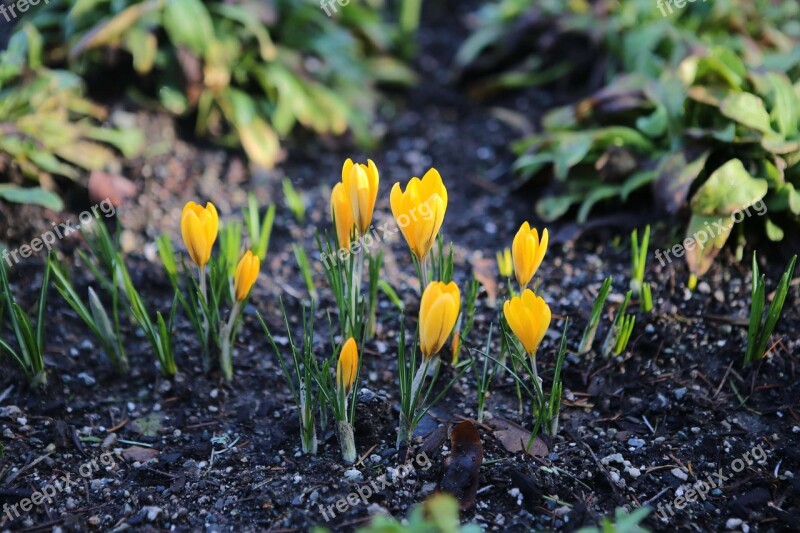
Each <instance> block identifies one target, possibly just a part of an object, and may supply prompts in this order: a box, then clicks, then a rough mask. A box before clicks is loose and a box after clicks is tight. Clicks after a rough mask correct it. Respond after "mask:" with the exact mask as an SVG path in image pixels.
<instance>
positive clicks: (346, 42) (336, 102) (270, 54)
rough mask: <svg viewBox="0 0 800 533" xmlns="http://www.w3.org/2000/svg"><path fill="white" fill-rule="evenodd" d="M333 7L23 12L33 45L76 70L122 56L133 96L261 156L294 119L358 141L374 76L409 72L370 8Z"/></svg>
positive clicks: (94, 5) (269, 155) (126, 2)
mask: <svg viewBox="0 0 800 533" xmlns="http://www.w3.org/2000/svg"><path fill="white" fill-rule="evenodd" d="M45 11H46V12H45ZM339 15H340V16H337V17H328V16H326V15H325V13H324V12H323V11H322V10H321V9H320V8H319V3H318V2H314V1H311V0H276V1H275V2H271V3H267V4H265V3H262V2H256V1H248V0H245V1H241V2H235V3H234V2H227V1H223V0H212V1H208V2H203V1H201V0H147V1H138V0H120V1H117V2H104V1H100V0H88V1H80V2H78V1H76V0H51V1H50V4H49V7H48V9H47V10H39V11H38V12H36V13H34V14H33V16H32V17H31V19H30V20H31V22H32V23H33V24H35V25H36V26H37V27H39V28H40V29H41V31H42V33H43V35H44V37H45V39H44V43H45V49H46V50H48V51H49V52H50V54H51V55H52V56H54V57H66V58H68V59H69V60H70V62H71V66H72V68H74V69H76V70H79V71H81V72H85V73H87V74H91V73H92V72H95V71H96V70H97V69H98V68H101V67H102V65H103V64H105V63H106V62H107V61H108V58H109V57H120V56H122V57H130V58H131V60H132V66H133V72H132V74H134V75H138V76H140V77H141V79H142V80H143V81H144V80H145V79H146V80H147V83H137V84H136V86H135V87H131V91H130V92H131V94H132V96H133V97H134V98H136V99H137V100H140V101H141V100H142V99H149V100H156V101H157V102H158V104H160V105H161V106H162V107H163V108H164V109H166V110H168V111H170V112H171V113H174V114H176V115H180V116H187V117H191V118H193V119H194V123H195V131H196V133H197V134H198V135H200V136H205V137H210V138H212V139H215V140H217V141H218V142H219V143H221V144H223V145H226V146H231V147H240V146H241V147H242V148H243V149H244V150H245V152H246V153H247V155H248V156H249V157H250V159H251V160H253V161H255V162H256V163H258V164H261V165H265V166H273V165H274V164H275V162H276V161H277V160H278V159H279V158H280V157H281V147H280V139H281V138H282V137H285V136H287V135H288V134H289V133H290V132H291V131H292V130H293V129H294V128H295V126H296V125H298V124H299V125H301V126H303V127H304V128H306V129H308V130H311V131H313V132H315V133H317V134H320V135H323V134H335V135H341V134H342V133H344V132H345V131H347V130H348V129H350V130H351V131H352V132H353V133H354V135H355V136H356V138H357V139H358V140H359V141H361V142H363V143H365V144H368V143H369V142H370V141H371V139H372V135H371V133H370V132H371V128H370V117H371V115H372V111H373V109H374V107H375V105H376V102H377V100H378V94H377V92H376V89H375V87H376V85H377V84H378V83H381V82H394V83H410V82H412V81H413V78H414V77H413V75H412V74H411V72H410V70H409V69H407V68H406V67H405V66H404V65H403V64H402V63H400V62H398V61H396V60H394V59H393V58H392V57H391V55H390V47H391V44H392V43H391V40H390V39H389V38H388V34H389V33H390V31H388V30H389V27H388V26H387V25H385V24H384V23H383V22H382V21H381V18H380V14H379V13H378V12H377V11H376V10H375V9H374V8H372V7H369V6H365V5H359V4H355V3H353V4H351V5H349V6H348V7H347V9H346V10H342V12H341V13H340V14H339ZM109 52H115V53H113V54H110V53H109Z"/></svg>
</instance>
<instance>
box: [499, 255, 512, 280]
mask: <svg viewBox="0 0 800 533" xmlns="http://www.w3.org/2000/svg"><path fill="white" fill-rule="evenodd" d="M497 270H498V271H499V272H500V276H502V277H504V278H510V277H511V274H513V273H514V263H513V262H512V261H511V248H506V249H505V250H503V251H502V252H497Z"/></svg>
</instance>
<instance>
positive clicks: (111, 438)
mask: <svg viewBox="0 0 800 533" xmlns="http://www.w3.org/2000/svg"><path fill="white" fill-rule="evenodd" d="M116 443H117V434H116V433H109V434H108V435H106V438H105V439H103V444H101V445H100V448H102V449H103V450H108V449H109V448H111V447H112V446H114V445H115V444H116Z"/></svg>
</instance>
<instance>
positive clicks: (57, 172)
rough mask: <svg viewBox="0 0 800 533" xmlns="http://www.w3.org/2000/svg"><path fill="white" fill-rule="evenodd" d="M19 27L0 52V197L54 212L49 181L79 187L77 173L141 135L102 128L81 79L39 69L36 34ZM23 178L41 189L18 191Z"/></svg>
mask: <svg viewBox="0 0 800 533" xmlns="http://www.w3.org/2000/svg"><path fill="white" fill-rule="evenodd" d="M20 28H21V29H19V30H17V32H16V33H14V34H13V35H12V37H11V39H10V41H9V44H8V48H7V49H6V50H4V51H0V124H2V128H1V129H2V135H0V167H4V168H6V169H7V176H8V179H9V181H14V182H15V183H3V184H0V199H3V200H6V201H9V202H17V203H26V204H37V205H41V206H43V207H46V208H48V209H52V210H54V211H60V210H61V209H63V202H62V201H61V199H60V198H59V197H58V195H57V194H55V193H54V192H53V191H52V190H50V188H51V187H52V184H53V180H52V176H63V177H66V178H69V179H71V180H73V181H78V182H80V181H82V172H83V171H90V170H102V169H104V168H105V167H106V166H107V165H108V164H109V163H111V162H113V161H114V159H115V158H116V155H115V152H114V151H113V150H112V149H111V148H110V147H113V148H116V149H118V150H119V151H120V152H122V153H123V155H125V156H128V157H130V156H133V155H135V154H136V153H137V152H138V150H139V148H140V147H141V145H142V142H143V140H144V138H143V135H142V133H141V132H140V131H138V130H135V129H127V130H119V129H114V128H107V127H103V126H100V125H99V124H100V122H102V121H105V120H106V119H107V112H106V110H105V109H104V108H103V107H101V106H99V105H96V104H94V103H92V102H90V101H89V100H87V99H86V98H85V97H84V96H83V82H82V80H81V79H80V77H78V76H77V75H75V74H72V73H70V72H67V71H63V70H49V69H47V68H45V67H44V66H43V63H42V47H43V41H42V36H41V34H40V33H39V31H38V30H37V29H36V28H35V27H34V26H33V25H31V24H30V23H28V22H25V23H23V24H21V25H20ZM23 178H24V179H30V180H33V181H36V182H39V183H40V184H41V186H39V187H23V186H22V184H23Z"/></svg>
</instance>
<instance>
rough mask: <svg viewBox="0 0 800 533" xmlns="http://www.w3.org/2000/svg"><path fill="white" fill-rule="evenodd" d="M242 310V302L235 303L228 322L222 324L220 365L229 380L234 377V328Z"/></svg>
mask: <svg viewBox="0 0 800 533" xmlns="http://www.w3.org/2000/svg"><path fill="white" fill-rule="evenodd" d="M240 310H241V302H238V301H237V302H236V303H235V304H233V308H232V309H231V314H230V316H229V317H228V322H227V323H226V324H225V325H224V326H222V331H221V332H220V333H221V336H222V340H221V342H222V346H221V349H220V353H219V366H220V368H221V369H222V374H223V375H224V376H225V379H226V380H227V381H230V380H231V379H233V357H232V356H231V352H232V347H233V328H234V326H235V325H236V318H237V317H238V316H239V311H240Z"/></svg>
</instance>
